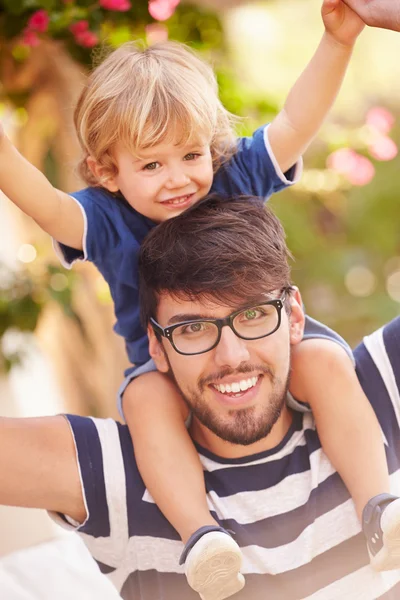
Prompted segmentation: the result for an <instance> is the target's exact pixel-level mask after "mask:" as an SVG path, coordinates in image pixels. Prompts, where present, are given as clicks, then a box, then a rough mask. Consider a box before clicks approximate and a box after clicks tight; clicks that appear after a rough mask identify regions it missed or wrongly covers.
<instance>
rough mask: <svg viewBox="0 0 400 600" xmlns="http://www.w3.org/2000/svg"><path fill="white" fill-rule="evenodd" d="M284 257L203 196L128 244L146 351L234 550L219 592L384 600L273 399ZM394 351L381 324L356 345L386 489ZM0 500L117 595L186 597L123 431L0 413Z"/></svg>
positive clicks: (395, 387) (258, 210) (399, 456)
mask: <svg viewBox="0 0 400 600" xmlns="http://www.w3.org/2000/svg"><path fill="white" fill-rule="evenodd" d="M287 259H288V251H287V248H286V245H285V241H284V233H283V230H282V228H281V226H280V224H279V221H278V220H277V219H276V218H275V217H274V216H273V215H272V213H271V212H270V211H268V210H267V209H265V208H264V207H263V205H262V203H261V202H260V201H257V200H256V199H254V200H249V199H243V200H240V199H239V200H237V201H223V200H222V199H208V200H206V201H204V202H202V203H200V204H198V205H197V206H196V207H194V208H193V209H191V210H190V211H188V212H187V213H185V214H184V215H181V216H179V217H177V218H176V219H171V220H170V221H167V222H165V223H163V224H161V225H160V226H159V227H157V228H156V229H154V230H153V232H152V233H151V234H150V235H149V236H148V238H147V240H146V241H145V243H144V244H143V246H142V250H141V306H142V310H143V317H144V320H145V322H146V323H147V324H148V325H149V328H148V332H149V338H150V349H151V354H152V356H153V358H154V359H155V361H156V363H157V366H158V368H159V369H160V370H162V371H164V372H167V371H168V372H170V374H171V377H173V378H174V379H175V382H176V383H177V384H178V386H179V387H180V389H181V391H182V394H183V395H184V397H185V398H186V399H187V401H188V403H189V404H190V406H191V407H192V412H193V418H192V423H191V425H190V431H191V435H192V437H193V440H194V441H195V443H196V445H197V449H198V452H199V454H200V457H201V460H202V463H203V466H204V470H205V481H206V488H207V491H208V498H209V502H210V507H211V510H212V511H213V513H214V515H215V516H216V517H217V519H218V520H219V521H220V523H221V524H222V525H223V527H225V528H226V529H229V530H231V531H233V532H234V534H235V539H236V541H237V542H238V543H239V545H240V547H241V549H242V552H243V555H244V566H243V573H244V575H245V577H246V586H245V588H244V589H243V590H242V591H241V592H239V593H238V594H237V595H236V596H235V597H237V598H238V600H239V599H240V598H241V599H243V600H245V599H248V600H265V599H266V598H273V599H274V600H276V599H282V600H299V599H309V600H311V599H312V600H316V599H324V600H326V599H336V598H344V597H346V598H349V599H353V598H362V599H363V600H372V599H378V598H379V599H381V600H382V599H385V600H388V599H393V600H394V599H395V598H397V597H398V594H399V592H400V572H399V571H390V572H386V573H384V574H380V573H377V572H375V571H374V570H373V569H372V568H371V567H370V565H369V557H368V554H367V549H366V544H365V539H364V537H363V535H362V533H361V528H360V525H359V522H358V519H357V516H356V513H355V510H354V506H353V503H352V501H351V499H350V497H349V494H348V492H347V490H346V488H345V486H344V484H343V482H342V481H341V480H340V478H339V476H338V475H337V473H336V472H335V470H334V469H333V467H332V466H331V464H330V463H329V462H328V460H327V458H326V457H325V455H324V453H323V452H322V450H321V444H320V442H319V440H318V436H317V433H316V430H315V425H314V422H313V418H312V416H311V414H309V413H306V414H302V413H300V412H297V413H294V412H292V411H291V410H290V409H289V408H288V407H287V406H286V403H285V398H286V390H287V385H288V378H289V372H290V350H291V347H292V346H294V345H295V344H297V343H299V342H300V340H301V338H302V333H303V325H304V313H303V310H302V304H301V297H300V294H299V292H298V291H297V290H295V289H293V288H292V287H291V286H290V270H289V266H288V260H287ZM244 299H245V300H246V301H245V302H244ZM254 317H258V318H257V319H254ZM205 319H206V321H204V320H205ZM199 320H200V321H202V323H200V324H199ZM215 320H217V321H215ZM182 321H189V323H188V324H187V326H185V327H182V326H181V325H178V323H181V322H182ZM250 324H251V326H250ZM175 325H176V327H174V326H175ZM249 327H250V329H248V328H249ZM204 332H205V333H204ZM238 333H239V334H240V335H241V336H242V337H239V335H237V334H238ZM256 334H257V335H256ZM243 336H244V337H247V338H252V339H250V340H248V339H243ZM194 350H195V351H196V354H194V355H193V356H184V355H182V354H181V352H185V353H187V352H189V353H191V354H192V353H193V351H194ZM206 350H212V351H208V352H207V351H206ZM399 350H400V321H399V320H397V321H394V322H393V323H392V324H390V325H388V326H387V327H386V328H385V330H384V331H383V332H382V331H380V332H378V333H376V334H374V335H372V336H371V337H370V338H367V340H366V342H365V344H363V345H362V346H360V347H359V349H358V350H357V351H356V361H357V369H358V375H359V378H360V381H361V383H362V385H363V387H364V389H365V391H366V393H367V394H368V395H369V398H370V401H371V404H372V405H373V407H374V409H375V411H376V413H377V415H378V418H379V420H380V423H381V426H382V429H383V432H384V436H385V440H386V451H387V457H388V464H389V469H390V472H391V478H392V483H393V489H394V490H397V491H398V490H399V489H400V435H399V433H400V432H399V421H400V393H399V383H400V358H399V357H400V352H399ZM249 353H251V361H250V359H249V356H250V354H249ZM249 361H250V362H251V365H252V366H251V373H250V372H248V368H247V370H246V368H245V366H246V364H247V365H249V364H250V362H249ZM232 373H233V374H236V375H235V377H236V378H237V374H238V373H243V378H244V379H246V380H247V379H250V383H248V382H247V384H246V387H247V390H246V398H247V400H246V402H247V401H248V402H249V406H248V408H247V409H246V407H243V409H240V410H232V404H234V403H235V398H234V397H233V398H232V396H228V397H225V396H224V391H223V390H222V389H221V387H220V386H221V383H222V382H224V383H225V382H226V380H229V377H232ZM220 382H221V383H220ZM218 386H219V387H218ZM216 394H218V399H216V398H217V396H216ZM242 401H243V400H241V402H242ZM166 451H167V449H166ZM177 468H179V465H177ZM0 502H1V503H3V504H13V505H20V506H30V507H39V508H45V509H47V510H49V511H52V512H53V514H55V515H56V516H55V517H54V518H56V519H58V520H59V521H60V522H61V523H62V524H64V525H65V526H67V527H70V528H71V527H72V528H73V527H75V528H76V529H77V531H78V533H79V534H80V535H81V536H82V538H83V540H84V541H85V543H86V544H87V546H88V548H89V550H90V552H91V553H92V555H93V557H94V558H95V559H96V561H97V562H98V563H99V565H100V568H101V570H102V571H103V572H104V573H106V574H107V575H108V576H109V577H110V579H111V580H112V581H113V583H114V584H115V585H116V587H117V589H118V590H119V591H120V592H121V595H122V597H123V598H125V599H126V600H158V599H161V598H162V599H163V600H181V599H183V600H197V599H198V595H197V594H196V593H195V592H194V591H193V590H191V589H190V588H189V586H188V585H187V582H186V579H185V576H184V574H183V567H180V566H178V562H179V557H180V554H181V552H182V543H181V541H180V540H179V538H178V536H177V534H176V532H175V531H174V529H173V528H172V527H171V525H170V524H169V523H168V522H167V521H166V520H165V519H164V517H163V516H162V515H161V513H160V511H159V510H158V508H157V507H156V505H155V504H154V502H153V501H152V498H151V497H150V496H149V494H148V493H147V491H146V489H145V486H144V484H143V482H142V480H141V478H140V475H139V473H138V470H137V466H136V464H135V460H134V453H133V449H132V441H131V439H130V436H129V432H128V429H127V428H126V427H125V426H123V425H120V424H118V423H116V422H114V421H112V420H110V419H108V420H103V419H90V418H85V417H78V416H68V417H67V418H66V417H64V416H57V417H48V418H41V419H0Z"/></svg>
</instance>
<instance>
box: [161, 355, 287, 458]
mask: <svg viewBox="0 0 400 600" xmlns="http://www.w3.org/2000/svg"><path fill="white" fill-rule="evenodd" d="M254 372H260V373H262V374H263V375H262V376H263V377H268V378H269V379H270V382H271V390H270V393H269V398H268V402H267V404H266V406H265V407H263V409H262V410H261V412H260V408H259V407H257V406H249V407H247V408H241V409H232V410H230V411H228V418H224V416H221V415H219V414H218V412H217V411H216V410H212V409H211V408H210V407H209V406H208V405H207V403H206V402H205V401H204V399H203V394H204V390H205V389H206V387H207V386H208V384H209V383H211V382H213V383H216V382H218V380H220V379H222V378H224V377H228V376H231V375H239V374H249V373H254ZM170 375H171V377H172V378H173V379H174V381H175V383H176V385H177V386H178V388H179V390H180V392H181V394H182V397H183V399H184V400H185V402H186V404H187V405H188V407H189V409H190V410H191V411H192V413H193V416H194V417H196V418H197V419H198V420H199V421H200V423H201V424H202V425H204V426H205V427H207V429H209V430H210V431H212V432H213V433H214V434H215V435H217V436H218V437H219V438H221V439H222V440H225V441H226V442H230V443H231V444H237V445H240V446H250V445H251V444H254V443H255V442H258V441H260V440H262V439H263V438H265V437H266V436H267V435H268V434H269V433H270V432H271V429H272V428H273V426H274V425H275V423H276V422H277V420H278V419H279V417H280V415H281V413H282V410H283V407H284V405H285V403H286V395H287V391H288V389H289V372H288V373H287V376H286V379H280V378H278V377H276V376H275V374H274V373H273V371H272V370H271V369H269V368H268V367H266V366H265V365H249V364H243V365H239V367H238V368H237V369H229V368H226V369H223V370H221V371H219V372H218V373H213V374H212V375H209V376H207V377H204V378H201V379H200V380H199V381H198V383H197V389H188V390H185V391H184V390H182V389H181V387H180V386H179V383H178V382H177V381H176V379H175V377H174V375H173V373H172V370H171V371H170Z"/></svg>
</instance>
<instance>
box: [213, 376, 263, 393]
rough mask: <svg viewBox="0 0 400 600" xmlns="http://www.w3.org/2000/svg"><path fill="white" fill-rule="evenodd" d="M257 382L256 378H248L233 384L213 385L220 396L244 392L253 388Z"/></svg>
mask: <svg viewBox="0 0 400 600" xmlns="http://www.w3.org/2000/svg"><path fill="white" fill-rule="evenodd" d="M257 381H258V377H249V379H242V380H241V381H235V382H233V383H225V384H223V383H220V384H217V383H214V387H215V389H216V390H218V391H219V392H221V394H237V393H238V392H245V391H246V390H248V389H250V388H252V387H254V386H255V385H256V383H257Z"/></svg>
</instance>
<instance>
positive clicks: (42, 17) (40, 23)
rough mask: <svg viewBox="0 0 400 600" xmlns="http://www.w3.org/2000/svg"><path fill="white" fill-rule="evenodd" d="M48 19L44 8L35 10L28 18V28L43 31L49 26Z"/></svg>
mask: <svg viewBox="0 0 400 600" xmlns="http://www.w3.org/2000/svg"><path fill="white" fill-rule="evenodd" d="M49 21H50V18H49V15H48V13H47V12H46V11H45V10H43V9H41V10H37V11H36V12H34V13H33V15H32V16H31V17H30V18H29V21H28V29H30V30H31V31H39V32H40V33H44V32H45V31H47V29H48V27H49Z"/></svg>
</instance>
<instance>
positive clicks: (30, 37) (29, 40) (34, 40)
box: [22, 29, 40, 48]
mask: <svg viewBox="0 0 400 600" xmlns="http://www.w3.org/2000/svg"><path fill="white" fill-rule="evenodd" d="M22 43H23V44H24V45H25V46H29V47H30V48H34V47H35V46H38V45H39V43H40V40H39V38H38V34H37V33H36V31H32V30H31V29H25V30H24V31H23V32H22Z"/></svg>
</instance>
